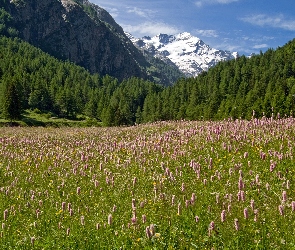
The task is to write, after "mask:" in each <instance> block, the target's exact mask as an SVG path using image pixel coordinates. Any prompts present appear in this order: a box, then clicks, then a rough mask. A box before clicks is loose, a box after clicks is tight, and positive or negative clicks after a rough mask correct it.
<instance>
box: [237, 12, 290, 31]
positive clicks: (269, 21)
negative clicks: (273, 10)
mask: <svg viewBox="0 0 295 250" xmlns="http://www.w3.org/2000/svg"><path fill="white" fill-rule="evenodd" d="M241 20H242V21H244V22H247V23H250V24H253V25H257V26H261V27H264V26H269V27H273V28H280V29H285V30H290V31H295V20H288V19H287V18H286V17H285V16H284V15H277V16H268V15H264V14H259V15H252V16H247V17H243V18H241Z"/></svg>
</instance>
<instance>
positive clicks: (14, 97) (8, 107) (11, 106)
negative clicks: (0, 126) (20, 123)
mask: <svg viewBox="0 0 295 250" xmlns="http://www.w3.org/2000/svg"><path fill="white" fill-rule="evenodd" d="M21 112H22V108H21V101H20V96H19V93H18V89H17V84H16V83H15V82H14V81H12V82H10V83H7V85H6V89H5V92H4V97H3V110H2V113H3V116H4V118H6V119H8V120H10V121H12V120H17V119H19V118H20V117H21Z"/></svg>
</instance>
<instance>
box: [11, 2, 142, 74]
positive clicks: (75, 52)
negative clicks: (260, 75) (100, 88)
mask: <svg viewBox="0 0 295 250" xmlns="http://www.w3.org/2000/svg"><path fill="white" fill-rule="evenodd" d="M9 5H10V6H9V9H10V12H11V15H12V16H13V18H14V21H15V23H16V27H17V29H18V31H19V35H20V37H21V38H23V39H24V40H25V41H27V42H29V43H30V44H32V45H34V46H36V47H39V48H41V49H42V50H43V51H45V52H48V53H49V54H51V55H53V56H55V57H57V58H60V59H68V60H70V61H72V62H74V63H76V64H78V65H80V66H83V67H85V68H87V69H88V70H89V71H90V72H92V73H95V72H97V73H99V74H101V75H106V74H109V75H112V76H114V77H117V78H118V79H120V80H122V79H123V78H128V77H131V76H138V77H142V78H148V76H147V75H146V73H145V71H144V70H142V69H143V67H146V66H148V65H147V64H148V63H147V62H146V60H145V58H144V57H143V55H142V54H141V53H140V52H139V51H138V50H137V49H136V48H135V47H134V45H133V44H132V42H131V41H130V40H129V39H128V38H127V37H126V35H125V34H124V32H123V30H122V28H121V27H120V26H119V25H117V24H116V22H115V21H114V20H113V18H112V17H111V16H110V15H109V14H108V13H107V12H106V11H105V10H103V9H102V8H100V7H98V6H95V5H93V4H91V3H90V2H88V1H87V0H75V1H74V0H42V1H40V0H11V1H10V3H9Z"/></svg>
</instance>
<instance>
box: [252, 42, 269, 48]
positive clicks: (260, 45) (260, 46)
mask: <svg viewBox="0 0 295 250" xmlns="http://www.w3.org/2000/svg"><path fill="white" fill-rule="evenodd" d="M268 47H269V46H268V45H267V44H265V43H264V44H256V45H254V46H253V49H265V48H268Z"/></svg>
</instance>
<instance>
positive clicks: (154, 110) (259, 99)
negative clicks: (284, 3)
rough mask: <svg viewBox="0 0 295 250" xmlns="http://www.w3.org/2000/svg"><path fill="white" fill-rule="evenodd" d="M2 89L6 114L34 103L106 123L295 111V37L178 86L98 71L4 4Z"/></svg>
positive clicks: (0, 50)
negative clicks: (37, 33) (46, 40)
mask: <svg viewBox="0 0 295 250" xmlns="http://www.w3.org/2000/svg"><path fill="white" fill-rule="evenodd" d="M0 19H1V20H2V21H1V22H2V23H1V24H0V34H1V37H0V88H1V97H0V102H1V108H2V117H4V118H7V119H10V120H14V119H18V118H20V117H21V114H22V111H24V110H27V109H30V110H37V111H38V112H41V113H46V114H49V115H50V116H53V117H66V118H70V119H72V118H76V117H77V116H78V115H83V116H85V117H89V118H92V119H96V120H97V121H100V122H102V123H103V124H104V125H105V126H118V125H134V124H136V123H137V124H138V123H147V122H154V121H159V120H179V119H187V120H221V119H226V118H230V117H231V118H233V119H236V118H242V119H250V118H251V117H252V116H253V115H254V116H255V117H262V116H266V117H270V116H272V115H278V114H280V115H281V116H285V115H287V116H290V115H292V114H293V112H294V108H295V40H293V41H290V42H288V43H287V44H286V45H285V46H283V47H281V48H277V49H275V50H274V49H269V50H268V51H266V52H265V53H260V55H254V56H252V57H251V58H247V57H245V56H241V57H239V58H238V59H236V60H231V61H227V62H221V63H219V64H218V65H217V66H215V67H214V68H211V69H210V70H209V71H208V72H204V73H202V74H201V75H199V76H198V77H196V78H181V79H179V80H178V81H177V82H176V83H175V84H174V85H173V86H169V87H167V86H161V85H159V84H156V83H153V82H150V81H147V80H143V79H139V78H135V77H134V78H130V79H125V80H123V81H121V82H119V81H118V80H117V79H115V78H113V77H111V76H108V75H106V76H100V75H98V74H90V73H89V72H88V71H87V70H86V69H84V68H82V67H80V66H77V65H75V64H73V63H71V62H69V61H60V60H57V59H55V58H54V57H52V56H50V55H49V54H46V53H44V52H43V51H41V50H40V49H37V48H36V47H33V46H32V45H30V44H29V43H26V42H24V41H22V40H21V39H19V38H17V30H15V29H14V28H13V25H10V22H11V20H10V17H9V14H7V12H5V11H4V9H1V18H0Z"/></svg>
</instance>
